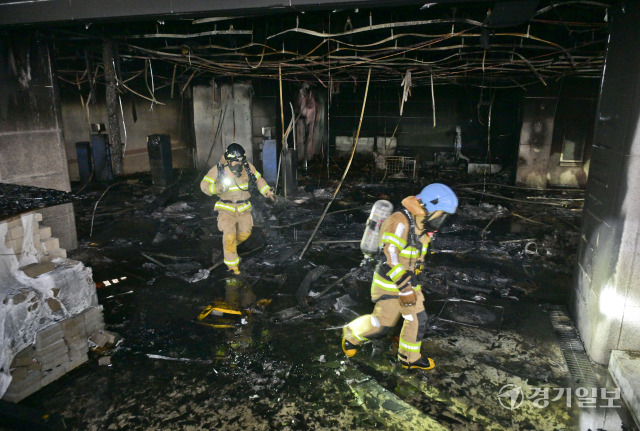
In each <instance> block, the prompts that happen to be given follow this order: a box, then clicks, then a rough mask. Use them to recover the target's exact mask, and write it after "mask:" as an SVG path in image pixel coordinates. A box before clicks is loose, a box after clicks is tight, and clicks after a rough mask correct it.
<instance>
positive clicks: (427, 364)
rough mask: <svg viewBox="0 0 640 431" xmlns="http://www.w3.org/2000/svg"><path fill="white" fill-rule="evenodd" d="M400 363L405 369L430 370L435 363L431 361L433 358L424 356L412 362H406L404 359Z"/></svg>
mask: <svg viewBox="0 0 640 431" xmlns="http://www.w3.org/2000/svg"><path fill="white" fill-rule="evenodd" d="M400 363H401V364H402V368H404V369H405V370H431V369H432V368H435V366H436V363H435V362H433V359H431V358H427V357H424V356H423V357H422V358H420V359H418V360H417V361H414V362H408V363H407V362H404V361H400Z"/></svg>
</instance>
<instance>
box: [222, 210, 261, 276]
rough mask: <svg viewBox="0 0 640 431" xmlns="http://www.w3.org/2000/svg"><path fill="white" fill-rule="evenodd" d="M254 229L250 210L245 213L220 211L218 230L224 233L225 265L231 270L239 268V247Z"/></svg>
mask: <svg viewBox="0 0 640 431" xmlns="http://www.w3.org/2000/svg"><path fill="white" fill-rule="evenodd" d="M252 228H253V217H252V216H251V211H250V210H249V211H244V212H238V211H235V212H231V211H226V210H219V211H218V229H219V230H220V231H221V232H222V250H223V251H224V263H225V265H227V266H228V267H229V268H233V267H237V266H238V264H239V263H240V257H239V256H238V250H237V247H238V245H240V244H242V243H243V242H245V241H246V240H247V238H249V237H250V236H251V229H252Z"/></svg>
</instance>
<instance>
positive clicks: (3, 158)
mask: <svg viewBox="0 0 640 431" xmlns="http://www.w3.org/2000/svg"><path fill="white" fill-rule="evenodd" d="M51 52H52V51H51V47H50V45H49V43H48V42H46V41H43V40H39V39H37V38H36V37H35V36H34V35H33V33H29V34H22V33H17V32H16V33H10V34H8V35H5V36H2V37H0V182H5V183H12V184H20V185H29V186H36V187H44V188H53V189H56V190H63V191H70V190H71V187H70V182H69V173H68V168H67V157H66V152H65V146H64V135H63V128H62V122H61V116H60V98H59V93H58V85H57V80H56V76H55V71H54V70H53V67H52V64H53V61H52V54H51ZM42 214H43V216H44V220H45V223H46V224H47V225H48V226H50V227H51V228H52V230H53V234H54V235H55V236H56V237H58V238H60V244H61V245H62V247H63V248H66V249H74V248H76V247H77V235H76V229H75V218H74V215H73V206H72V204H64V205H59V206H56V207H51V208H45V209H43V211H42Z"/></svg>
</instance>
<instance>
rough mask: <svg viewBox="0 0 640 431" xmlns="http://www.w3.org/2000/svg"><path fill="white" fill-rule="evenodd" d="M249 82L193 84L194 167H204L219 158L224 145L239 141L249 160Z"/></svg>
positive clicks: (250, 97) (214, 162) (250, 156)
mask: <svg viewBox="0 0 640 431" xmlns="http://www.w3.org/2000/svg"><path fill="white" fill-rule="evenodd" d="M252 107H253V85H252V83H251V81H245V82H233V83H231V82H224V83H216V82H215V81H214V80H211V82H210V83H207V84H199V85H195V86H194V88H193V124H194V129H195V140H196V148H197V167H198V169H208V168H210V167H212V166H213V165H215V164H216V163H217V162H218V161H219V160H220V157H221V156H222V154H223V153H224V149H225V148H226V147H227V146H228V145H230V144H232V143H234V142H237V143H238V144H240V145H242V146H243V147H244V149H245V151H246V153H247V159H248V160H249V161H250V162H253V151H251V149H250V147H251V145H252V142H253V119H252V109H253V108H252Z"/></svg>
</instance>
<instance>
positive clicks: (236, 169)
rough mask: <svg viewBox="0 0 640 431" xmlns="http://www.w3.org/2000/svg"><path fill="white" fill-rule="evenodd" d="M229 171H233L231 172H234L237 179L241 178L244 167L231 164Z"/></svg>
mask: <svg viewBox="0 0 640 431" xmlns="http://www.w3.org/2000/svg"><path fill="white" fill-rule="evenodd" d="M229 169H230V170H231V172H233V175H235V176H236V177H239V176H240V174H242V165H241V164H237V165H232V164H231V163H230V164H229Z"/></svg>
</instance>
